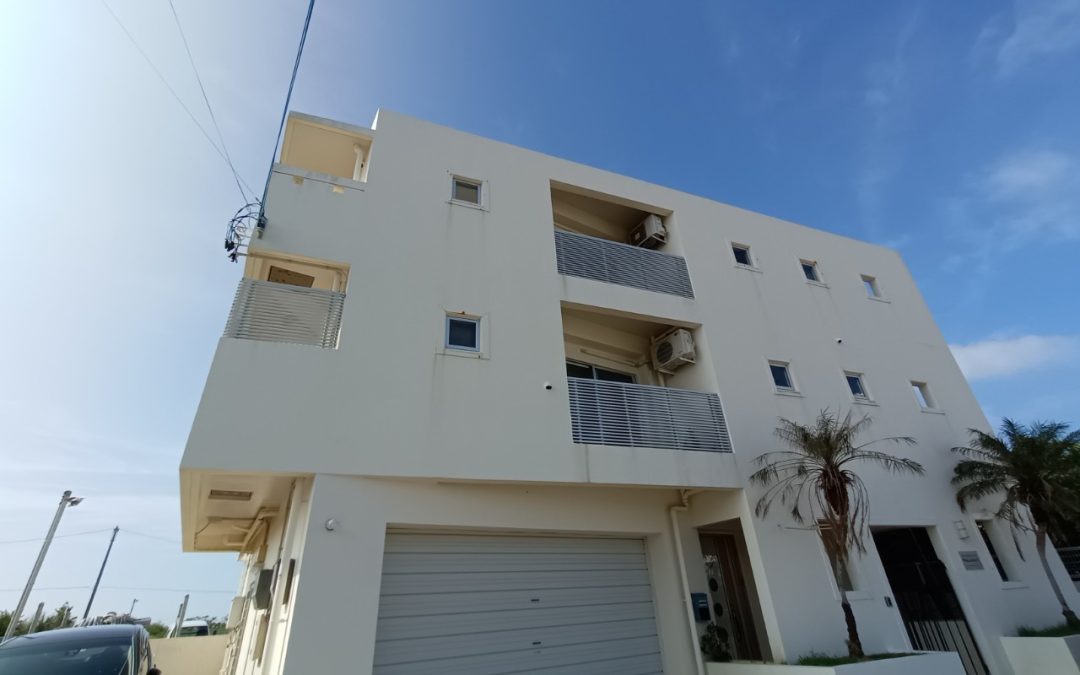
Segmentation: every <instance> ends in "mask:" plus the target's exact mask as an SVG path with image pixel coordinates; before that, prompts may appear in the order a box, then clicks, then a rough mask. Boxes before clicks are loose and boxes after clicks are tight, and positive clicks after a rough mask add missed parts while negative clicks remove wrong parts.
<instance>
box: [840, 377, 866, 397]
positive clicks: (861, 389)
mask: <svg viewBox="0 0 1080 675" xmlns="http://www.w3.org/2000/svg"><path fill="white" fill-rule="evenodd" d="M844 377H845V378H846V379H847V385H848V389H850V390H851V395H852V396H854V397H855V400H856V401H869V400H870V392H868V391H867V390H866V382H865V381H864V380H863V375H862V373H849V372H845V373H844Z"/></svg>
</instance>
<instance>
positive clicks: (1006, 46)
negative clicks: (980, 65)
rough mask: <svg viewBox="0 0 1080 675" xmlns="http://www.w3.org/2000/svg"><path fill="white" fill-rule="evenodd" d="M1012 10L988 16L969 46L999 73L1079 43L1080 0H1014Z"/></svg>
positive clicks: (1015, 70)
mask: <svg viewBox="0 0 1080 675" xmlns="http://www.w3.org/2000/svg"><path fill="white" fill-rule="evenodd" d="M1012 14H1013V15H1012V16H1011V17H1006V16H1002V15H998V16H995V17H993V18H992V19H990V21H988V22H987V23H986V25H985V26H983V29H982V31H980V33H979V36H978V38H977V39H976V41H975V46H974V48H973V50H972V53H973V56H974V58H975V60H976V61H985V60H989V61H990V62H991V63H992V64H993V67H994V68H995V69H996V71H997V73H998V75H1000V76H1002V77H1009V76H1011V75H1013V74H1014V73H1016V72H1017V71H1019V70H1021V69H1022V68H1024V67H1025V66H1027V65H1028V64H1030V63H1032V62H1034V61H1036V60H1039V59H1041V58H1044V57H1049V56H1054V55H1057V54H1064V53H1066V52H1069V51H1071V50H1073V49H1075V48H1077V47H1080V0H1016V2H1015V4H1014V6H1013V13H1012Z"/></svg>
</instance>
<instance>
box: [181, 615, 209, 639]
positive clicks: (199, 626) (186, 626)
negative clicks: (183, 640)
mask: <svg viewBox="0 0 1080 675" xmlns="http://www.w3.org/2000/svg"><path fill="white" fill-rule="evenodd" d="M209 634H210V624H208V623H207V622H205V621H203V620H201V619H188V620H187V621H185V622H184V623H183V625H182V626H180V637H202V636H204V635H209Z"/></svg>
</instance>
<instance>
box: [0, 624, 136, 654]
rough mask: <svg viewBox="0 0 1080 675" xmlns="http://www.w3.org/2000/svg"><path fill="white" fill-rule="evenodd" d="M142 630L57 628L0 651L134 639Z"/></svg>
mask: <svg viewBox="0 0 1080 675" xmlns="http://www.w3.org/2000/svg"><path fill="white" fill-rule="evenodd" d="M143 630H144V629H143V627H142V626H139V625H137V624H130V623H126V624H110V625H107V626H82V627H79V628H58V629H56V630H46V631H42V632H40V633H33V634H31V635H20V636H19V637H17V638H15V639H13V640H8V641H7V642H5V643H4V644H2V645H0V649H18V648H19V647H29V646H30V645H32V644H33V645H42V644H47V643H50V642H83V641H85V642H94V641H95V640H107V639H110V638H119V637H129V638H132V637H135V636H136V635H138V634H139V633H140V632H142V631H143Z"/></svg>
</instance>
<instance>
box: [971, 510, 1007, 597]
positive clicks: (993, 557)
mask: <svg viewBox="0 0 1080 675" xmlns="http://www.w3.org/2000/svg"><path fill="white" fill-rule="evenodd" d="M993 527H994V521H993V519H990V518H984V519H979V518H976V519H975V529H976V530H978V531H979V535H980V536H981V538H982V542H983V546H985V547H986V552H987V554H988V555H989V556H990V562H992V563H994V568H995V569H996V570H997V573H998V577H999V578H1000V579H1001V583H1002V584H1015V583H1016V582H1017V579H1016V574H1015V573H1014V572H1013V570H1012V569H1011V568H1010V566H1009V565H1007V564H1006V563H1005V558H1004V557H1003V556H1002V555H1001V552H1000V551H998V549H997V545H996V544H995V542H994V538H995V537H994V533H993V532H992V531H991V530H992V528H993Z"/></svg>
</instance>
